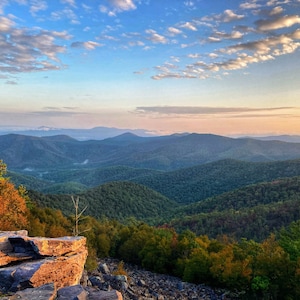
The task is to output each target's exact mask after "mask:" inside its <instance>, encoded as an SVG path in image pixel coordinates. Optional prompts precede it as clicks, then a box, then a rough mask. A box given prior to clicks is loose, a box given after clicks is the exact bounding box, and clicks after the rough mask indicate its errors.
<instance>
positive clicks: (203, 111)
mask: <svg viewBox="0 0 300 300" xmlns="http://www.w3.org/2000/svg"><path fill="white" fill-rule="evenodd" d="M291 109H294V107H273V108H272V107H271V108H269V107H268V108H264V107H263V108H250V107H209V106H140V107H137V108H136V110H135V112H136V113H139V114H159V115H198V116H201V115H219V114H241V113H243V114H244V113H258V112H274V111H286V110H291Z"/></svg>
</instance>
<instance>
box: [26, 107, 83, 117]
mask: <svg viewBox="0 0 300 300" xmlns="http://www.w3.org/2000/svg"><path fill="white" fill-rule="evenodd" d="M75 109H77V108H76V107H72V108H68V107H63V108H60V107H44V110H41V111H33V112H31V114H33V115H35V116H42V117H69V116H70V117H72V116H75V115H82V114H85V113H83V112H78V111H75Z"/></svg>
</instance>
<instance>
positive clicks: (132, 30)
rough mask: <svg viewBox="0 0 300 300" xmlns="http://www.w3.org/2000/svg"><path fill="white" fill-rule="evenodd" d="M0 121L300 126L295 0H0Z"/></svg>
mask: <svg viewBox="0 0 300 300" xmlns="http://www.w3.org/2000/svg"><path fill="white" fill-rule="evenodd" d="M0 105H1V110H0V127H2V128H3V127H5V128H10V129H16V128H18V129H20V128H37V127H40V126H47V127H51V128H93V127H97V126H105V127H116V128H129V129H145V130H147V131H149V132H152V133H155V134H171V133H179V132H197V133H213V134H220V135H226V136H234V135H270V134H298V135H299V134H300V0H269V1H261V0H245V1H237V0H213V1H212V0H191V1H188V0H186V1H185V0H82V1H79V0H48V1H46V0H0Z"/></svg>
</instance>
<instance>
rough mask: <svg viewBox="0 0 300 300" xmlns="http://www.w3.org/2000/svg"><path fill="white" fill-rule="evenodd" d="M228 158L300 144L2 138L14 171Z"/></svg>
mask: <svg viewBox="0 0 300 300" xmlns="http://www.w3.org/2000/svg"><path fill="white" fill-rule="evenodd" d="M227 158H229V159H237V160H242V161H249V162H268V161H277V160H292V159H298V158H300V143H287V142H280V141H260V140H255V139H250V138H244V139H241V138H240V139H234V138H229V137H224V136H218V135H213V134H195V133H193V134H184V135H176V134H175V135H169V136H157V137H140V136H136V135H133V134H123V135H120V136H117V137H114V138H108V139H104V140H88V141H78V140H76V139H74V138H71V137H69V136H66V135H59V136H49V137H33V136H26V135H18V134H8V135H2V136H0V159H3V161H4V162H5V163H6V164H7V166H8V169H9V170H13V171H21V170H25V169H27V170H34V169H38V170H43V171H47V170H49V169H70V168H72V169H74V168H75V169H76V168H96V167H109V166H117V165H119V166H128V167H133V168H146V169H154V170H161V171H171V170H176V169H180V168H186V167H192V166H195V165H201V164H206V163H209V162H213V161H217V160H222V159H227Z"/></svg>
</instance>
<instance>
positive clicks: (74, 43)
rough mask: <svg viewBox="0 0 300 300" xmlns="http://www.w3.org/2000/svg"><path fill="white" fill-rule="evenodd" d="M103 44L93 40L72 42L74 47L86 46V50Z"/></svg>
mask: <svg viewBox="0 0 300 300" xmlns="http://www.w3.org/2000/svg"><path fill="white" fill-rule="evenodd" d="M101 46H102V45H101V44H99V43H97V42H93V41H87V42H73V43H72V44H71V47H72V48H84V49H86V50H94V49H96V48H97V47H101Z"/></svg>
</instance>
